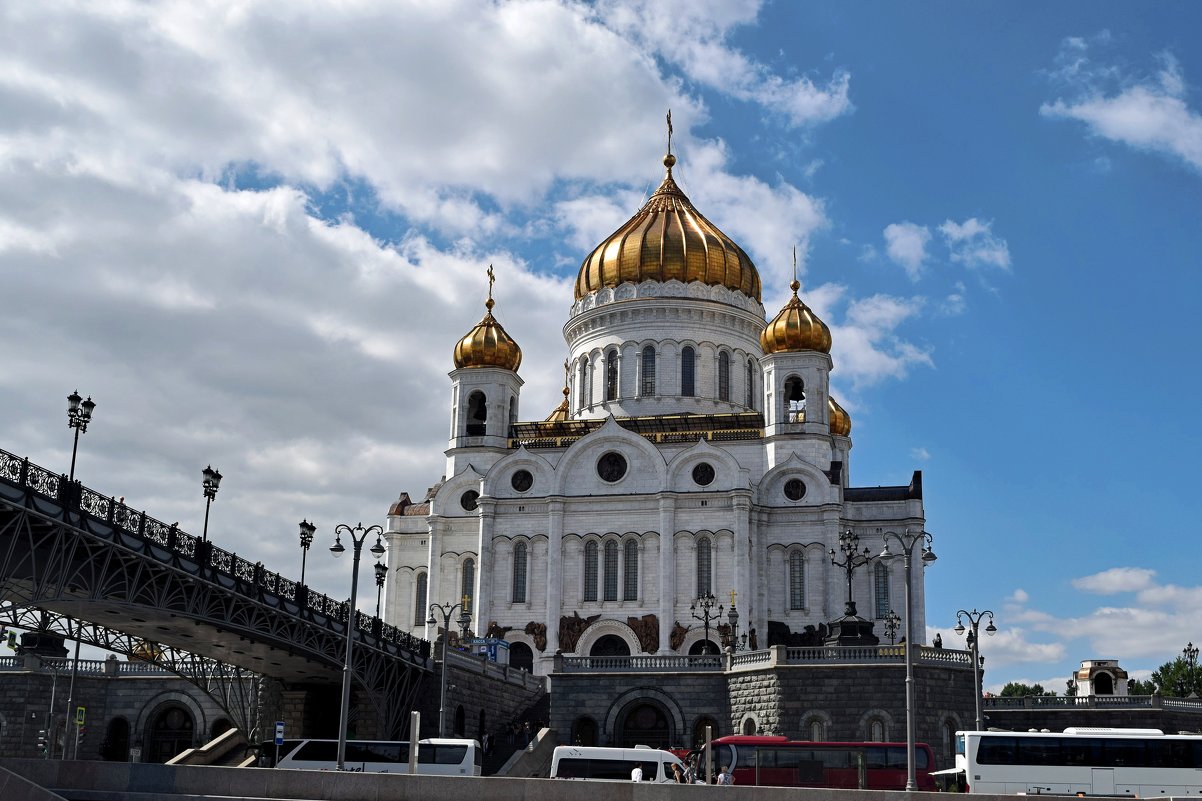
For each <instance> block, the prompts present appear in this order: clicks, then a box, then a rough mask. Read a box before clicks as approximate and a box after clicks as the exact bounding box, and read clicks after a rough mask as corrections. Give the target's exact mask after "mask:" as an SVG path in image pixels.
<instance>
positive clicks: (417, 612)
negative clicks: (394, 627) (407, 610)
mask: <svg viewBox="0 0 1202 801" xmlns="http://www.w3.org/2000/svg"><path fill="white" fill-rule="evenodd" d="M429 581H430V579H429V577H428V576H427V575H426V574H425V573H418V574H417V580H416V581H415V582H414V583H415V584H416V585H417V591H416V592H414V593H413V625H415V626H424V625H425V623H426V587H427V586H429Z"/></svg>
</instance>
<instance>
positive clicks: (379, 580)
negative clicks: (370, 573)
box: [375, 562, 388, 618]
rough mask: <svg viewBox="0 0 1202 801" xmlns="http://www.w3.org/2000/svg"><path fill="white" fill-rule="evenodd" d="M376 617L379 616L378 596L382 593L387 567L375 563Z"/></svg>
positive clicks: (386, 576)
mask: <svg viewBox="0 0 1202 801" xmlns="http://www.w3.org/2000/svg"><path fill="white" fill-rule="evenodd" d="M375 571H376V617H377V618H378V617H379V616H380V595H381V593H383V592H384V579H386V578H388V565H386V564H384V563H383V562H376V565H375Z"/></svg>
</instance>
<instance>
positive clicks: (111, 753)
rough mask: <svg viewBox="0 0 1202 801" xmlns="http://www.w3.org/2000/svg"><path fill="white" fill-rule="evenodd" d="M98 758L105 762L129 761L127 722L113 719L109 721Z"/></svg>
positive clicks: (121, 719) (123, 719)
mask: <svg viewBox="0 0 1202 801" xmlns="http://www.w3.org/2000/svg"><path fill="white" fill-rule="evenodd" d="M100 758H101V759H103V760H105V761H106V762H128V761H129V721H128V720H126V719H125V718H113V719H112V720H110V721H109V725H108V729H106V730H105V732H104V741H103V742H102V743H101V744H100Z"/></svg>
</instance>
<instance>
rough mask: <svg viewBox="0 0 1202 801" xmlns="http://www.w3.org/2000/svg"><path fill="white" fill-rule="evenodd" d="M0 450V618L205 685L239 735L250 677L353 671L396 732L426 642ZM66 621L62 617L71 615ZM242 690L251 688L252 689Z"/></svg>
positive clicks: (324, 679) (284, 678) (316, 676)
mask: <svg viewBox="0 0 1202 801" xmlns="http://www.w3.org/2000/svg"><path fill="white" fill-rule="evenodd" d="M350 613H351V610H350V608H349V604H348V603H346V602H339V601H335V600H333V599H332V598H329V597H327V596H325V595H321V594H319V593H314V592H310V591H309V589H308V588H307V587H306V586H304V585H301V584H297V583H296V582H294V581H290V580H288V579H286V578H284V577H283V576H280V575H279V574H278V573H273V572H270V571H268V570H266V569H265V568H264V567H263V565H262V564H261V563H250V562H247V561H246V560H244V559H241V558H239V557H238V556H237V555H236V554H232V553H228V552H226V551H223V550H221V549H219V548H216V547H213V545H212V543H210V542H204V541H201V540H199V539H198V538H196V537H193V536H191V535H189V534H187V533H185V532H183V531H181V530H180V529H179V528H178V527H177V526H175V525H170V526H169V525H167V524H165V523H162V522H160V521H158V520H155V519H154V518H152V517H150V516H149V515H147V514H146V513H145V512H138V511H135V510H132V509H130V508H128V507H127V506H126V505H124V504H123V503H120V502H118V501H115V500H114V499H113V498H112V497H106V496H103V495H100V494H99V493H96V492H93V491H92V490H89V489H87V488H86V487H83V486H82V485H80V484H79V483H78V482H76V483H75V484H73V485H72V484H68V482H67V480H66V478H65V477H64V476H60V475H56V474H54V473H52V472H51V471H49V470H46V469H44V468H41V467H38V466H37V465H34V464H32V463H30V462H29V460H28V459H21V458H19V457H17V456H14V455H13V454H10V453H8V452H6V451H2V450H0V619H3V620H4V622H6V623H10V624H12V625H15V626H19V627H23V628H28V629H35V630H36V629H47V630H49V631H52V632H55V633H58V634H62V635H63V636H64V637H66V638H68V639H76V638H79V639H80V641H81V642H85V643H88V644H91V645H96V646H98V647H101V648H105V649H108V650H111V651H114V652H116V653H122V654H127V655H130V656H135V657H138V658H141V659H145V660H147V661H150V662H153V663H154V664H156V665H159V666H161V667H163V668H165V669H167V670H169V671H171V672H173V673H176V674H177V675H179V676H181V677H183V678H184V679H187V680H188V681H190V682H192V683H193V684H195V685H196V686H198V687H200V688H201V689H202V690H204V691H205V692H207V693H208V694H209V695H210V696H211V697H213V698H214V700H215V701H216V702H217V703H218V704H219V705H220V706H222V708H223V709H225V710H226V711H227V712H229V713H230V715H231V720H232V721H233V722H234V723H235V725H238V726H239V727H240V728H242V730H243V732H244V733H245V734H246V735H247V737H248V738H251V737H252V736H256V735H258V734H259V733H261V732H260V731H259V725H258V724H259V721H257V720H255V719H254V717H255V714H257V713H251V712H249V711H246V710H251V709H254V710H257V709H258V708H259V704H258V703H257V701H256V698H257V693H258V691H259V680H260V677H268V678H272V679H277V680H279V681H280V682H281V684H282V685H283V686H284V687H289V686H305V685H314V684H322V685H330V684H336V683H338V681H339V680H340V678H341V672H342V669H343V659H344V651H345V644H346V637H347V626H348V625H353V626H354V628H353V631H352V635H351V636H353V637H354V638H355V642H356V646H355V649H354V663H353V664H352V665H351V666H350V669H351V675H352V677H353V679H355V680H356V681H357V682H358V684H359V686H360V687H361V689H362V691H363V692H364V693H365V695H366V697H367V699H368V700H369V701H370V702H371V704H372V706H373V707H374V708H375V710H376V714H377V718H378V720H379V722H380V725H381V727H382V729H383V730H384V733H386V734H388V735H389V736H398V735H399V733H400V731H401V728H402V725H403V723H404V720H405V717H406V715H407V713H408V710H409V709H410V708H411V707H412V705H413V702H414V699H415V696H416V693H417V689H418V687H419V685H420V682H421V677H422V675H423V674H425V673H427V672H429V671H430V670H431V669H432V665H431V661H430V644H429V643H428V642H427V641H425V640H421V639H418V638H415V637H412V636H411V635H409V634H408V633H407V632H404V631H401V630H400V629H397V628H396V627H393V626H388V625H385V624H384V623H383V621H381V620H379V619H378V618H373V617H370V616H367V615H364V614H362V613H359V612H357V611H356V612H355V614H354V616H353V619H352V617H351V614H350ZM73 621H75V622H74V623H73ZM252 696H254V697H252Z"/></svg>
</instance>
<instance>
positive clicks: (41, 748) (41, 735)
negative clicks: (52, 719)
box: [38, 729, 50, 756]
mask: <svg viewBox="0 0 1202 801" xmlns="http://www.w3.org/2000/svg"><path fill="white" fill-rule="evenodd" d="M49 751H50V739H49V738H48V737H47V736H46V730H45V729H38V753H39V754H41V755H42V756H46V754H47V753H49Z"/></svg>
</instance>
